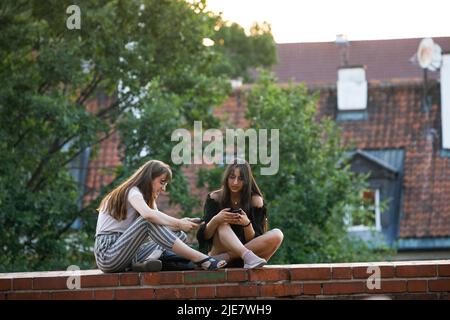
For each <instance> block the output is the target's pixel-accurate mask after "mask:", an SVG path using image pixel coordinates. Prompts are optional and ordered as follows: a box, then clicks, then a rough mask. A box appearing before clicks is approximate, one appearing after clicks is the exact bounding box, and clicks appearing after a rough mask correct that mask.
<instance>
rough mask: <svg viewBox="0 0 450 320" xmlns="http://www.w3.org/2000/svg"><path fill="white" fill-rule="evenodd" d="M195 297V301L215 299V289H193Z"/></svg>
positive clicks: (212, 287)
mask: <svg viewBox="0 0 450 320" xmlns="http://www.w3.org/2000/svg"><path fill="white" fill-rule="evenodd" d="M195 297H196V298H197V299H208V298H215V297H216V287H215V286H211V287H196V288H195Z"/></svg>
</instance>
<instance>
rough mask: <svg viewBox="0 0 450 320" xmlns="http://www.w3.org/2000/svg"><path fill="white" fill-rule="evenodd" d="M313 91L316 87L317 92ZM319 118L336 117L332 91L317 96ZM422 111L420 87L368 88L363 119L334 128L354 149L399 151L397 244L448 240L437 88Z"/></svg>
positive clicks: (449, 213) (446, 167) (449, 182)
mask: <svg viewBox="0 0 450 320" xmlns="http://www.w3.org/2000/svg"><path fill="white" fill-rule="evenodd" d="M317 88H318V87H317ZM320 93H321V94H320V101H319V110H320V114H321V116H330V117H331V118H335V116H336V112H337V111H336V110H337V106H336V103H337V102H336V88H333V87H330V86H327V87H325V88H324V89H322V90H320ZM431 93H432V95H433V105H432V108H431V110H430V111H429V112H426V111H424V110H423V108H422V83H421V82H420V81H405V82H404V83H396V84H391V85H390V86H389V85H387V84H373V83H369V93H368V97H369V101H368V107H367V111H368V119H367V120H360V121H341V122H338V124H339V125H340V126H342V128H343V134H344V138H345V141H346V142H350V141H354V142H355V144H356V148H358V149H363V150H364V149H371V150H383V149H403V150H404V151H405V158H404V164H403V166H404V167H403V186H402V192H403V199H402V210H401V216H400V232H399V237H401V238H410V237H411V238H425V237H449V236H450V202H449V196H448V195H449V194H450V158H448V157H442V156H441V118H440V114H441V113H440V99H439V95H440V88H439V86H438V85H437V83H436V82H434V83H433V85H432V90H431Z"/></svg>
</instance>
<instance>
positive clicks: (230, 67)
mask: <svg viewBox="0 0 450 320" xmlns="http://www.w3.org/2000/svg"><path fill="white" fill-rule="evenodd" d="M218 28H219V30H218V31H217V33H216V34H215V35H214V37H213V38H212V39H213V40H214V42H215V47H216V49H217V50H218V51H219V53H221V55H222V57H221V63H220V64H219V65H218V66H217V67H216V72H217V73H218V74H225V75H228V76H229V77H230V78H233V79H236V78H239V77H242V78H243V79H244V80H245V81H246V82H251V80H252V79H251V76H250V74H249V71H250V70H251V69H252V68H257V67H263V68H268V67H270V66H272V65H273V64H275V63H276V61H277V55H276V48H275V42H274V39H273V36H272V31H271V28H270V25H268V24H267V23H262V24H258V23H255V24H254V25H253V26H252V28H251V29H250V36H247V35H246V33H245V30H244V29H243V28H242V27H241V26H240V25H238V24H236V23H231V24H230V23H228V22H226V21H220V23H219V24H218Z"/></svg>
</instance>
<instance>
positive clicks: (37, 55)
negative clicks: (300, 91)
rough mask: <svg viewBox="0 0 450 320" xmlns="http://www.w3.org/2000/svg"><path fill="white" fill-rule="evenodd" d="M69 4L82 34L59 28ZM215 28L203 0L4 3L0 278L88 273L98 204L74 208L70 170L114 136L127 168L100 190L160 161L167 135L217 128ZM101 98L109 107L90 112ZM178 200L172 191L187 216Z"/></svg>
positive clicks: (0, 14) (223, 82)
mask: <svg viewBox="0 0 450 320" xmlns="http://www.w3.org/2000/svg"><path fill="white" fill-rule="evenodd" d="M74 2H75V4H76V5H78V6H79V8H80V13H81V24H80V27H81V28H80V29H68V28H67V27H66V20H67V18H69V16H70V15H69V14H67V13H66V9H67V7H68V6H69V5H73V4H74ZM217 23H218V17H216V16H214V15H212V14H210V13H208V12H206V11H205V1H197V2H194V3H192V4H191V3H187V2H184V1H177V0H170V1H159V0H142V1H136V0H130V1H125V0H90V1H60V0H50V1H46V2H42V1H37V0H34V1H28V0H14V1H13V0H7V1H2V3H1V4H0V82H1V84H0V122H1V126H0V137H1V139H0V162H1V164H2V165H1V168H0V190H1V191H0V226H1V227H0V228H1V230H0V239H1V240H0V243H1V245H0V271H13V270H14V271H25V270H44V269H47V270H48V269H64V268H67V266H69V265H70V264H76V265H78V266H80V267H92V266H93V265H94V261H93V254H92V246H93V234H94V233H93V230H94V228H95V219H96V215H95V214H93V213H94V208H95V207H96V205H97V204H98V200H97V201H94V202H92V203H91V204H90V205H89V206H87V207H80V201H79V200H80V198H79V197H80V195H79V189H78V185H77V182H76V181H75V180H74V178H73V177H72V176H71V174H70V170H69V165H70V164H71V163H73V162H74V161H75V160H76V159H77V157H79V156H80V154H82V153H83V152H84V150H86V149H87V148H92V149H93V151H94V152H93V154H94V156H95V149H96V148H97V147H98V145H99V143H100V142H101V141H103V140H105V139H106V138H108V137H109V136H110V135H111V134H112V133H113V132H115V131H118V132H119V134H120V136H121V139H122V140H123V147H124V150H126V152H125V155H124V159H123V162H124V165H123V166H122V167H120V168H118V169H117V171H116V172H115V174H116V180H115V181H114V182H113V183H112V184H111V185H110V186H107V187H106V188H105V190H104V192H106V191H107V190H108V189H110V188H112V187H113V186H114V185H117V184H118V183H120V181H122V179H123V178H124V177H125V176H126V175H127V174H129V173H130V172H131V171H133V170H135V169H136V166H138V165H139V164H140V163H142V162H143V161H145V160H148V159H149V158H159V159H161V160H166V161H168V160H169V159H170V151H168V149H169V147H168V144H170V137H169V138H168V135H169V136H170V132H171V130H173V129H174V128H177V127H189V125H191V126H192V123H193V121H194V120H202V121H204V123H205V126H206V125H208V124H209V125H213V124H215V123H216V122H215V121H216V120H215V119H214V118H213V117H212V115H211V113H210V110H211V108H212V107H213V106H215V105H218V104H220V102H221V101H223V99H224V98H225V97H226V95H227V93H228V92H229V91H228V90H229V84H228V82H227V78H226V77H225V76H223V73H222V74H221V73H218V72H217V65H218V64H219V63H220V58H221V56H222V55H221V54H220V52H219V51H218V49H216V48H215V46H213V47H205V46H204V45H202V41H203V39H204V38H213V37H214V33H215V32H216V31H215V29H214V27H215V26H216V24H217ZM99 94H102V95H106V96H109V97H110V99H107V104H106V105H101V106H100V108H97V109H92V108H91V104H90V102H91V101H92V100H95V99H96V98H97V97H98V95H99ZM161 139H164V140H161ZM161 141H162V142H161ZM143 151H145V152H144V153H143ZM175 170H176V171H179V168H175ZM177 177H180V178H178V179H179V181H181V182H182V181H183V178H182V176H180V175H178V174H177ZM186 190H187V187H186V184H183V183H177V185H176V188H173V189H172V190H171V191H172V200H174V201H178V202H181V203H183V204H185V207H186V208H187V209H188V208H189V207H190V206H192V201H191V200H189V198H187V197H186V196H185V193H186ZM77 219H80V221H81V223H82V224H81V225H82V228H81V229H78V230H74V229H72V228H71V226H72V225H73V223H74V221H75V220H77Z"/></svg>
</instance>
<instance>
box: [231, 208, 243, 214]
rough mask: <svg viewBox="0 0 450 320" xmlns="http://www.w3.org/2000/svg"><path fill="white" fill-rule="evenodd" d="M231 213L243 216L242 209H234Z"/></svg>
mask: <svg viewBox="0 0 450 320" xmlns="http://www.w3.org/2000/svg"><path fill="white" fill-rule="evenodd" d="M231 212H233V213H239V214H241V209H240V208H234V209H231Z"/></svg>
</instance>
